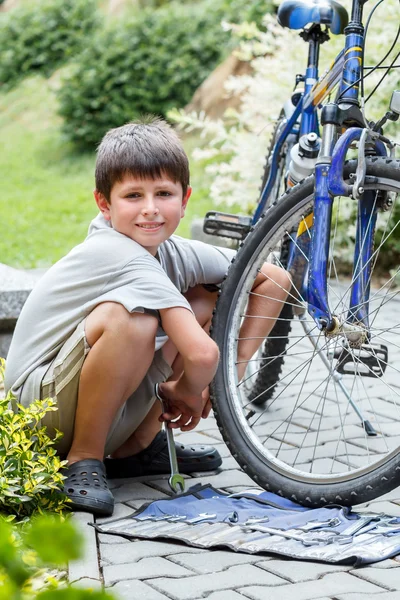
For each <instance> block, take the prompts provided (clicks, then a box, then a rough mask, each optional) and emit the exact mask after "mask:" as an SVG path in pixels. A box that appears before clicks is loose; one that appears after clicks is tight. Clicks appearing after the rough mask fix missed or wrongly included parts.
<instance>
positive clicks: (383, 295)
mask: <svg viewBox="0 0 400 600" xmlns="http://www.w3.org/2000/svg"><path fill="white" fill-rule="evenodd" d="M355 168H356V161H352V162H350V163H348V164H347V165H346V167H345V175H346V177H347V178H348V176H349V175H350V173H354V172H355ZM367 174H368V175H372V176H374V179H371V180H370V181H372V182H375V183H371V184H368V185H369V186H371V188H370V189H375V190H376V193H375V201H376V202H379V203H381V204H380V209H379V211H378V217H377V226H376V230H375V231H376V234H375V250H374V252H373V255H372V259H371V271H372V272H371V292H370V307H369V311H370V329H371V340H370V344H371V346H372V345H374V346H375V347H378V346H379V347H380V346H382V347H385V348H386V352H387V358H386V359H382V365H383V369H382V371H384V373H382V374H381V376H371V377H369V376H366V374H367V375H371V373H368V372H367V373H365V369H364V363H363V362H362V359H361V357H360V355H359V351H357V350H356V349H351V348H350V350H349V353H350V355H351V357H352V361H353V372H349V373H345V374H343V375H342V376H341V378H339V377H338V371H337V368H338V364H339V362H340V361H339V359H338V354H340V353H338V348H339V347H340V344H341V343H342V342H341V339H340V338H338V337H336V338H334V337H333V338H329V337H325V336H324V334H323V333H321V332H320V331H319V330H318V329H317V327H316V325H315V323H314V321H313V320H312V319H311V317H310V316H309V315H308V313H307V310H306V303H305V302H304V299H303V295H302V293H301V290H296V291H295V290H293V289H292V292H291V293H290V295H289V296H288V299H287V301H286V304H288V305H291V306H292V308H293V311H294V314H295V316H293V318H292V319H291V331H290V333H289V334H288V343H287V346H286V350H285V351H286V354H285V356H284V365H283V370H282V373H281V375H280V377H279V376H278V377H276V380H275V381H274V383H273V385H274V389H275V393H274V397H273V398H272V399H271V400H269V401H268V402H267V403H266V405H264V406H256V405H255V404H254V402H253V403H252V402H249V400H248V398H247V397H246V394H243V393H242V387H243V380H242V381H238V377H237V367H238V363H239V361H238V358H237V353H238V339H239V338H240V329H241V326H242V324H243V322H244V315H245V314H246V310H247V309H248V303H249V300H250V301H251V294H250V291H251V289H252V286H253V282H254V280H255V278H256V276H257V275H258V273H259V272H260V271H261V269H262V265H263V264H264V263H266V262H270V263H275V264H278V265H280V255H281V251H282V243H283V242H282V241H283V240H285V239H287V236H289V238H290V239H291V240H293V241H291V243H292V244H296V238H295V235H296V231H297V229H298V226H299V224H300V222H301V223H307V222H309V221H306V219H307V216H308V215H310V213H311V211H312V206H313V186H314V180H313V178H312V177H310V178H308V179H306V180H304V181H303V182H302V183H301V184H298V185H297V186H295V187H294V188H292V190H291V191H289V192H288V193H287V194H286V195H285V196H284V197H283V198H281V199H280V200H279V202H278V203H277V204H276V206H274V207H273V208H271V209H270V210H269V211H268V212H267V213H266V215H265V216H264V217H263V218H262V219H261V220H260V221H259V223H258V224H257V226H256V227H255V229H254V231H253V232H252V233H251V234H250V235H249V236H248V237H247V239H246V241H245V243H244V245H243V247H242V248H241V250H240V251H239V253H238V255H237V257H236V260H235V262H234V263H233V265H232V266H231V268H230V270H229V274H228V276H227V279H226V280H225V282H224V285H223V288H222V291H221V295H220V298H219V300H218V304H217V308H216V311H215V314H214V319H213V324H212V336H213V338H214V340H215V341H216V342H217V344H218V346H219V348H220V352H221V361H220V365H219V368H218V371H217V374H216V377H215V379H214V382H213V384H212V387H211V394H212V401H213V407H214V411H215V414H216V418H217V422H218V425H219V428H220V430H221V432H222V435H223V437H224V439H225V441H226V443H227V445H228V446H229V448H230V450H231V453H232V455H233V456H234V457H235V459H236V460H237V461H238V462H239V464H240V465H241V466H242V467H243V469H244V470H245V471H246V472H247V473H248V474H249V475H250V476H251V477H252V478H253V479H254V481H255V482H256V483H257V484H259V485H261V486H262V487H264V488H265V489H267V490H270V491H272V492H275V493H278V494H281V495H283V496H285V497H288V498H291V499H293V500H295V501H297V502H300V503H302V504H305V505H309V506H320V505H323V504H326V503H329V502H336V503H340V504H343V505H352V504H358V503H361V502H365V501H367V500H370V499H372V498H375V497H377V496H379V495H380V494H383V493H385V492H387V491H389V490H390V489H393V488H394V487H396V486H397V485H399V482H400V434H399V430H400V423H399V421H400V378H399V372H400V367H398V365H400V360H399V359H400V337H399V336H400V304H399V300H400V289H399V288H398V287H397V285H398V279H399V278H400V267H399V266H398V265H399V264H400V251H399V250H397V249H396V248H397V247H398V246H396V244H392V241H393V239H395V237H396V236H397V238H400V210H399V204H400V200H399V197H398V196H399V192H400V161H398V160H397V161H396V160H394V159H393V160H392V159H384V158H372V159H368V160H367ZM387 190H390V192H389V198H388V194H387ZM383 199H385V202H383ZM354 204H355V201H354V200H352V199H350V198H336V199H335V203H334V211H333V217H332V227H331V240H330V252H329V262H328V272H327V277H328V296H329V302H330V306H331V307H332V309H334V311H333V312H334V313H335V314H343V315H347V308H348V304H349V285H350V277H349V269H348V266H347V263H346V261H345V260H344V259H343V248H340V237H341V236H340V228H339V224H340V223H341V220H340V219H341V218H342V217H343V219H344V221H345V222H347V223H348V222H349V218H350V215H351V214H352V211H353V207H354ZM307 232H308V234H309V230H308V229H307ZM342 237H343V236H342ZM344 238H345V239H346V240H348V238H349V232H348V231H345V234H344ZM337 246H339V250H338V249H337ZM388 248H390V252H386V250H387V249H388ZM389 258H390V259H391V261H392V264H391V263H390V262H389ZM259 316H260V318H265V317H264V316H263V315H259ZM280 318H281V317H280ZM277 322H279V319H278V321H277ZM315 343H317V346H318V350H316V348H315ZM268 345H269V347H270V348H271V349H272V348H275V349H276V348H277V347H279V339H278V336H274V332H273V330H272V331H271V333H270V335H269V337H268ZM269 358H270V363H269V367H268V368H269V369H271V364H272V363H271V360H274V359H276V360H280V359H282V358H283V353H281V352H279V351H275V352H271V354H270V356H269ZM324 360H325V363H324ZM327 361H328V362H329V365H328V368H327V367H326V366H325V364H326V362H327ZM339 379H340V383H339ZM348 397H350V398H351V400H352V402H353V403H354V405H355V406H356V408H357V409H358V410H360V411H361V412H362V413H363V417H364V418H365V419H368V420H369V421H370V422H371V424H372V425H373V427H374V428H375V430H376V433H377V435H376V437H369V436H368V435H367V433H366V431H365V429H364V428H363V426H362V424H361V421H360V417H359V416H358V415H357V413H356V411H355V410H354V409H353V408H352V406H351V405H350V403H349V400H348Z"/></svg>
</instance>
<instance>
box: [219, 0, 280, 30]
mask: <svg viewBox="0 0 400 600" xmlns="http://www.w3.org/2000/svg"><path fill="white" fill-rule="evenodd" d="M221 8H222V10H223V11H224V12H225V13H226V19H227V20H228V21H232V23H242V22H243V21H248V22H249V23H252V22H254V23H256V24H257V25H258V27H260V28H261V29H262V28H263V27H262V20H263V17H264V15H265V14H266V13H271V12H273V11H274V10H275V4H274V2H273V0H222V6H221Z"/></svg>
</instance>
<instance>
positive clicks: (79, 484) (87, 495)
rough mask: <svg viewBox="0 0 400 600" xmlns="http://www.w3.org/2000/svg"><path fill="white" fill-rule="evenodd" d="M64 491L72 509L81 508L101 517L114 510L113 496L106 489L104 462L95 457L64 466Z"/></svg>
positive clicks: (108, 514)
mask: <svg viewBox="0 0 400 600" xmlns="http://www.w3.org/2000/svg"><path fill="white" fill-rule="evenodd" d="M64 475H65V476H66V479H65V480H64V493H65V494H66V496H68V498H70V500H72V502H68V507H69V508H71V509H72V510H83V511H85V512H91V513H93V514H95V515H98V516H102V517H109V516H111V515H112V513H113V511H114V497H113V495H112V493H111V492H110V490H109V489H108V485H107V479H106V470H105V467H104V463H102V461H101V460H97V459H95V458H85V459H84V460H78V461H77V462H76V463H73V464H72V465H70V466H69V467H67V468H66V470H65V472H64Z"/></svg>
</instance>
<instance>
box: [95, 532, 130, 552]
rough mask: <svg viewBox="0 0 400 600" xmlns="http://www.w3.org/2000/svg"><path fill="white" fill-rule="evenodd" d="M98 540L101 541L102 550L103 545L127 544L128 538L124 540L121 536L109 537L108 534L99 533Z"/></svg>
mask: <svg viewBox="0 0 400 600" xmlns="http://www.w3.org/2000/svg"><path fill="white" fill-rule="evenodd" d="M97 539H98V540H99V544H100V548H102V547H103V545H107V546H108V545H111V546H115V544H126V541H127V540H126V538H123V537H122V536H120V535H109V534H107V533H98V534H97Z"/></svg>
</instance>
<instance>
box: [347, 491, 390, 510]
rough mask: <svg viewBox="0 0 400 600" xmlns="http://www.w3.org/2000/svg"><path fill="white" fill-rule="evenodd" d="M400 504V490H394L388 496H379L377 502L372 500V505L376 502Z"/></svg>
mask: <svg viewBox="0 0 400 600" xmlns="http://www.w3.org/2000/svg"><path fill="white" fill-rule="evenodd" d="M385 501H388V502H397V503H399V502H400V488H398V487H397V488H395V489H394V490H392V491H391V492H388V493H387V494H384V495H383V496H379V498H376V499H375V500H371V504H373V503H374V502H385ZM354 510H357V507H355V509H354Z"/></svg>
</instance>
